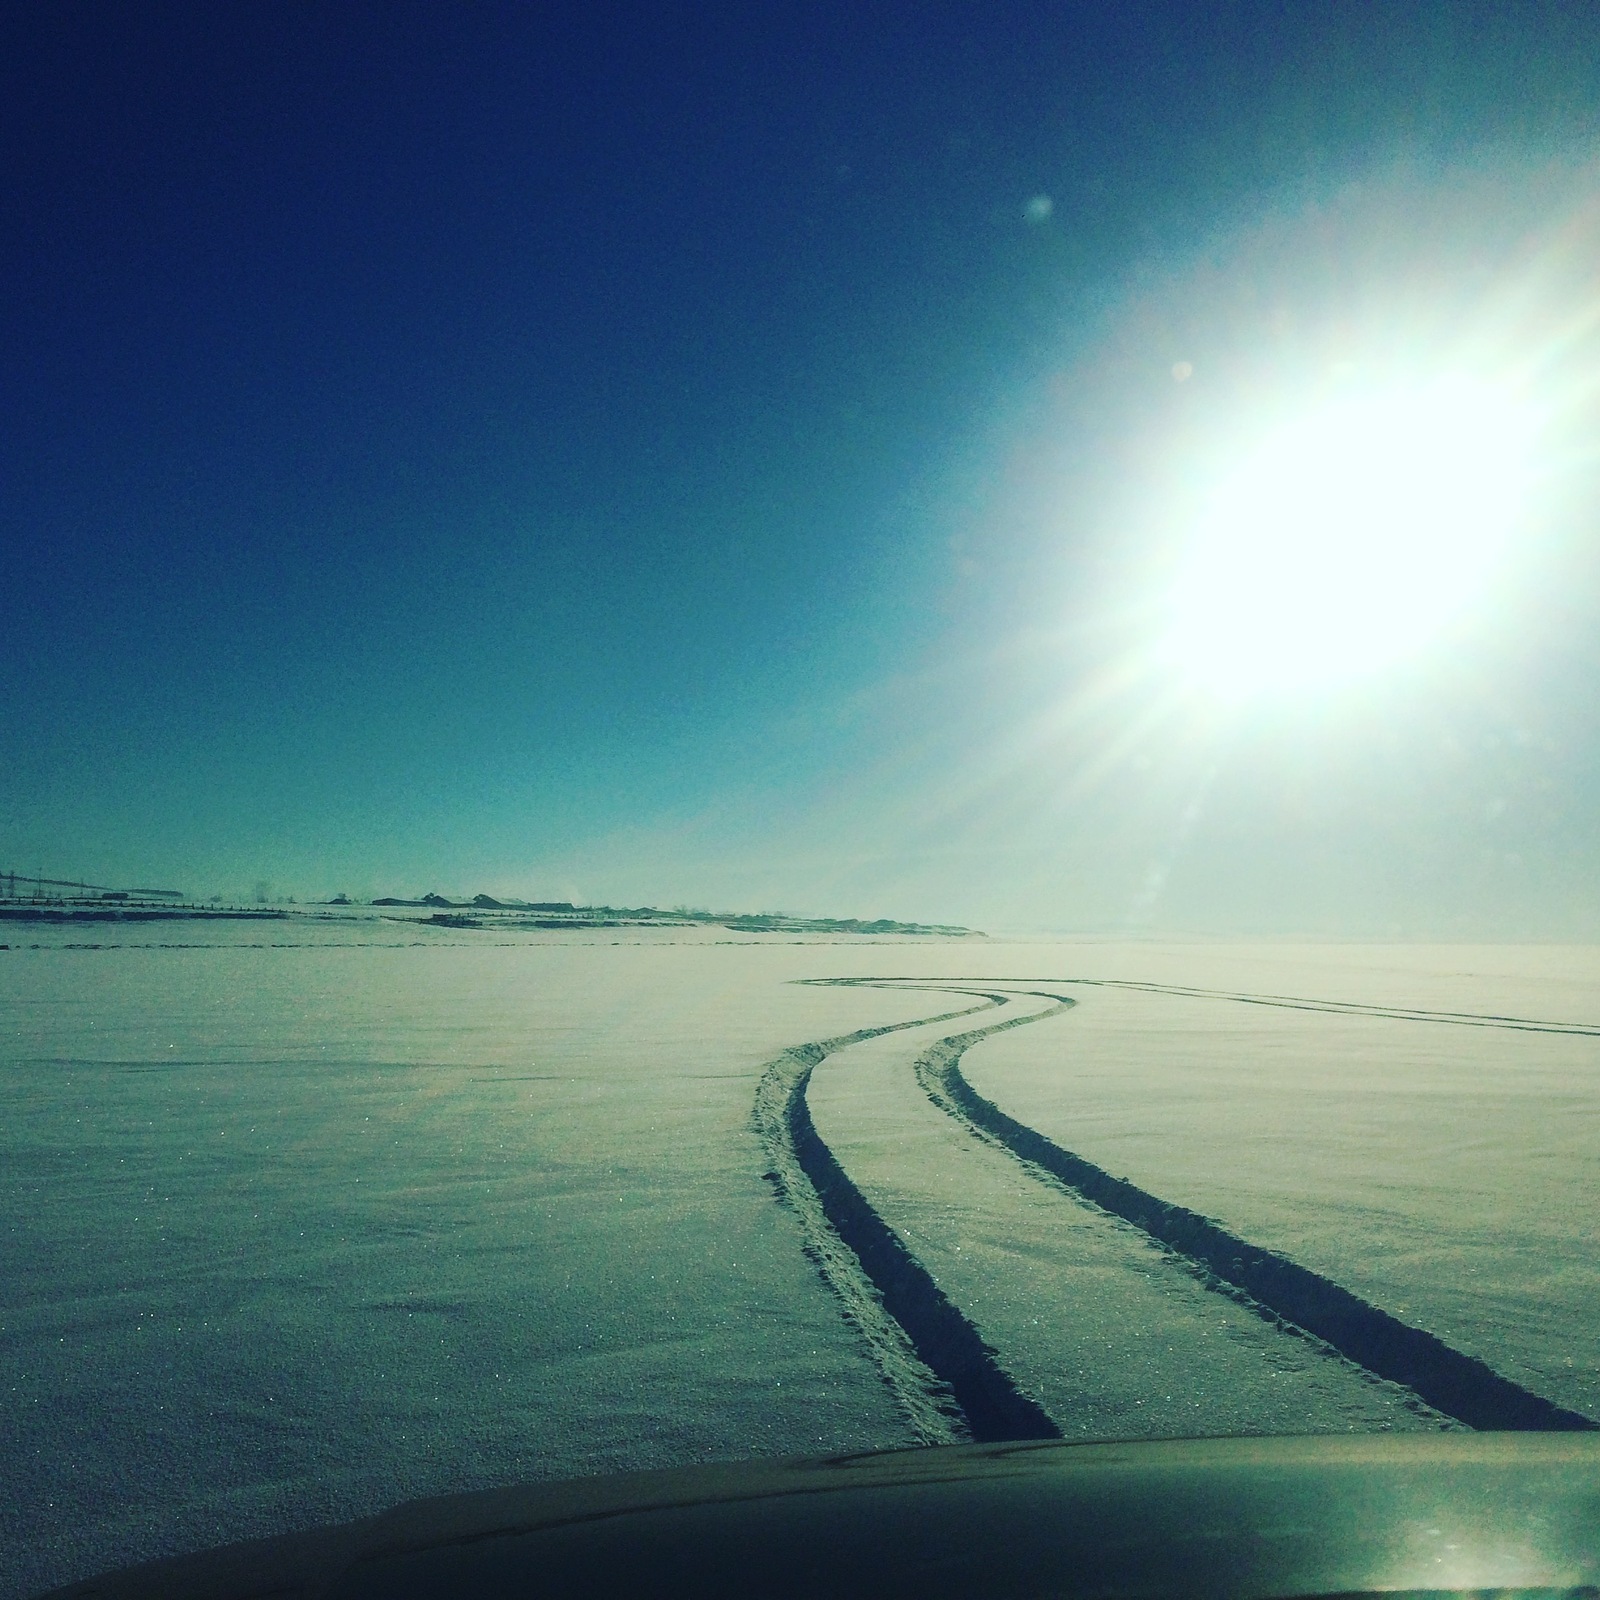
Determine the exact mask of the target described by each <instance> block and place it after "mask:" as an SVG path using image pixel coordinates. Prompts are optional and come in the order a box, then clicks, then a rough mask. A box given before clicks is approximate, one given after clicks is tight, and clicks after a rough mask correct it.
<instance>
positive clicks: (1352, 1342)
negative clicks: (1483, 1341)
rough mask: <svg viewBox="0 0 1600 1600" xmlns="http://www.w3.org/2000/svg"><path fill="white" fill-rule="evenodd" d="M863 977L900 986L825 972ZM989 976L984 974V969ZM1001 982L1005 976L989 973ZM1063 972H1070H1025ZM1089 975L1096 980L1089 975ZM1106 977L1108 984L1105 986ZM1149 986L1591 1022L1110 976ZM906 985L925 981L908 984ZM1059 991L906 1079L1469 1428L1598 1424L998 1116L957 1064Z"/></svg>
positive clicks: (944, 1047)
mask: <svg viewBox="0 0 1600 1600" xmlns="http://www.w3.org/2000/svg"><path fill="white" fill-rule="evenodd" d="M831 981H835V982H844V983H860V984H862V985H872V986H874V987H881V988H889V987H900V985H897V984H894V983H893V980H889V981H888V982H885V981H884V980H883V979H870V978H867V979H853V980H852V979H844V980H831ZM990 981H993V980H990ZM1000 981H1002V982H1005V981H1009V980H1000ZM1024 981H1032V982H1041V981H1043V982H1055V983H1071V982H1076V981H1077V980H1073V979H1055V980H1049V979H1045V980H1039V979H1034V980H1024ZM1097 986H1098V985H1097ZM1105 986H1109V985H1105ZM1115 986H1116V987H1118V988H1137V989H1144V990H1148V991H1151V992H1154V993H1176V994H1185V995H1196V994H1206V995H1211V996H1213V997H1215V998H1218V999H1229V1000H1239V1001H1244V1002H1246V1003H1250V1004H1259V1005H1280V1006H1290V1007H1294V1008H1296V1009H1306V1010H1317V1011H1339V1012H1343V1013H1350V1012H1360V1013H1361V1014H1365V1015H1380V1016H1388V1017H1393V1018H1395V1019H1396V1020H1399V1021H1430V1022H1432V1021H1437V1022H1453V1023H1458V1024H1460V1023H1466V1024H1468V1025H1472V1026H1480V1027H1505V1028H1511V1029H1516V1030H1528V1029H1538V1030H1539V1031H1542V1032H1552V1033H1590V1032H1594V1031H1595V1030H1593V1029H1588V1028H1583V1027H1578V1026H1574V1025H1562V1024H1542V1023H1537V1022H1533V1021H1531V1020H1529V1019H1525V1018H1502V1017H1487V1016H1485V1017H1474V1016H1471V1015H1470V1014H1468V1013H1461V1012H1450V1013H1441V1012H1421V1011H1401V1010H1388V1009H1378V1008H1371V1007H1357V1006H1353V1005H1351V1006H1346V1005H1340V1004H1338V1003H1336V1002H1316V1001H1297V1000H1293V999H1289V998H1286V997H1282V996H1251V995H1234V994H1224V993H1221V992H1219V991H1216V990H1193V989H1183V990H1180V989H1176V988H1169V987H1166V986H1162V985H1156V984H1134V983H1117V984H1116V985H1115ZM917 987H919V988H924V987H929V986H928V985H926V984H918V985H917ZM1021 992H1023V993H1027V994H1030V995H1036V996H1037V997H1038V998H1040V999H1052V1000H1057V1001H1059V1002H1061V1003H1060V1004H1059V1005H1057V1006H1056V1007H1055V1008H1053V1009H1052V1010H1048V1011H1042V1012H1036V1013H1033V1014H1031V1015H1029V1016H1026V1017H1013V1018H1008V1019H1007V1020H1006V1021H1004V1022H998V1023H993V1024H991V1025H990V1026H989V1027H986V1028H974V1029H972V1030H970V1031H968V1032H966V1033H961V1034H954V1035H952V1036H950V1037H949V1038H945V1039H941V1040H939V1042H938V1043H937V1044H935V1045H934V1046H933V1047H932V1049H930V1050H928V1051H926V1052H924V1054H923V1055H921V1056H920V1057H919V1058H918V1059H917V1062H916V1073H917V1080H918V1082H919V1083H920V1084H921V1085H922V1087H923V1090H924V1091H925V1092H926V1094H927V1095H928V1097H929V1099H931V1100H932V1101H933V1103H934V1104H935V1105H936V1106H938V1107H939V1108H940V1109H941V1110H943V1111H945V1112H946V1113H948V1114H949V1115H951V1116H953V1117H955V1118H956V1119H957V1120H958V1121H960V1122H962V1123H964V1124H965V1125H966V1126H967V1127H968V1129H969V1130H970V1131H971V1132H973V1133H974V1134H975V1135H977V1136H978V1137H979V1138H983V1139H986V1140H989V1141H991V1142H993V1143H996V1144H998V1145H1000V1146H1001V1147H1002V1148H1004V1149H1006V1150H1008V1151H1009V1152H1010V1153H1011V1154H1012V1155H1013V1156H1016V1157H1017V1158H1018V1159H1019V1160H1021V1161H1022V1162H1023V1163H1024V1164H1025V1165H1027V1166H1028V1167H1030V1168H1031V1169H1033V1170H1034V1171H1035V1175H1036V1176H1037V1175H1039V1174H1041V1173H1042V1174H1044V1175H1047V1178H1053V1179H1056V1180H1058V1181H1059V1182H1061V1183H1064V1184H1065V1185H1067V1186H1068V1187H1069V1188H1070V1189H1072V1190H1073V1191H1074V1192H1076V1193H1077V1194H1079V1195H1081V1196H1082V1197H1083V1198H1084V1199H1086V1200H1088V1201H1090V1202H1091V1203H1092V1204H1094V1205H1096V1206H1099V1207H1100V1208H1101V1209H1102V1210H1104V1211H1108V1212H1110V1213H1111V1214H1112V1215H1113V1216H1116V1217H1120V1218H1122V1220H1123V1221H1125V1222H1130V1223H1132V1224H1133V1225H1134V1226H1135V1227H1136V1228H1139V1229H1141V1230H1142V1231H1143V1232H1144V1233H1146V1234H1148V1235H1149V1236H1150V1237H1151V1238H1152V1239H1154V1240H1156V1241H1157V1242H1158V1243H1159V1244H1162V1245H1164V1246H1165V1247H1166V1248H1167V1249H1169V1250H1171V1251H1173V1252H1174V1253H1175V1254H1177V1255H1180V1256H1182V1257H1184V1258H1185V1259H1187V1260H1188V1261H1189V1262H1191V1263H1192V1264H1193V1265H1194V1266H1196V1267H1198V1268H1199V1269H1200V1271H1201V1273H1202V1276H1203V1277H1205V1278H1206V1279H1207V1280H1208V1281H1212V1282H1213V1283H1215V1282H1221V1283H1226V1284H1229V1285H1231V1286H1232V1287H1233V1288H1235V1289H1240V1290H1243V1291H1244V1292H1245V1293H1246V1294H1248V1295H1249V1296H1250V1297H1251V1298H1252V1299H1253V1300H1254V1301H1255V1302H1256V1303H1257V1305H1259V1306H1261V1307H1263V1308H1265V1309H1266V1310H1267V1311H1270V1312H1272V1313H1273V1314H1274V1315H1276V1316H1279V1317H1282V1318H1283V1319H1284V1320H1286V1321H1288V1322H1292V1323H1294V1324H1295V1325H1296V1326H1297V1327H1299V1328H1302V1329H1304V1330H1305V1331H1306V1332H1307V1333H1311V1334H1314V1335H1315V1336H1316V1337H1317V1338H1319V1339H1322V1340H1323V1341H1324V1342H1326V1343H1327V1344H1329V1345H1331V1346H1332V1347H1333V1348H1334V1349H1335V1350H1337V1351H1338V1352H1339V1354H1340V1355H1342V1356H1344V1357H1346V1358H1347V1359H1348V1360H1350V1361H1353V1362H1355V1363H1356V1364H1357V1365H1358V1366H1361V1367H1364V1368H1366V1370H1367V1371H1368V1372H1371V1373H1373V1374H1375V1375H1376V1376H1377V1377H1380V1378H1385V1379H1387V1380H1389V1381H1390V1382H1392V1383H1399V1384H1403V1385H1405V1386H1406V1387H1407V1388H1409V1389H1410V1390H1411V1391H1412V1392H1413V1393H1414V1394H1416V1395H1418V1396H1419V1397H1420V1398H1421V1399H1423V1400H1425V1401H1426V1402H1427V1403H1428V1404H1429V1405H1430V1406H1432V1407H1434V1408H1435V1409H1436V1410H1438V1411H1441V1412H1443V1413H1445V1414H1446V1415H1447V1416H1450V1417H1453V1418H1454V1419H1455V1420H1456V1421H1458V1422H1464V1423H1466V1425H1467V1426H1468V1427H1471V1428H1495V1429H1515V1430H1552V1429H1554V1430H1587V1429H1594V1428H1597V1427H1600V1423H1597V1422H1595V1420H1594V1419H1593V1418H1591V1417H1587V1416H1585V1415H1583V1414H1582V1413H1581V1412H1577V1411H1569V1410H1568V1409H1567V1408H1566V1407H1564V1406H1558V1405H1556V1404H1555V1403H1554V1402H1553V1401H1550V1400H1547V1399H1545V1398H1544V1396H1543V1395H1539V1394H1535V1393H1534V1392H1533V1391H1532V1390H1530V1389H1525V1388H1523V1387H1522V1385H1521V1384H1518V1383H1514V1382H1513V1381H1512V1380H1511V1379H1509V1378H1506V1377H1502V1376H1501V1375H1500V1374H1499V1373H1498V1372H1496V1371H1495V1370H1494V1369H1493V1368H1492V1367H1490V1366H1488V1365H1487V1364H1486V1363H1484V1362H1482V1361H1479V1360H1478V1359H1477V1358H1476V1357H1475V1356H1469V1355H1465V1354H1463V1353H1462V1352H1461V1351H1459V1350H1456V1349H1453V1348H1452V1347H1451V1346H1450V1345H1447V1344H1445V1343H1444V1341H1443V1340H1442V1339H1439V1338H1437V1337H1436V1336H1435V1335H1433V1334H1431V1333H1428V1332H1426V1331H1424V1330H1423V1329H1421V1328H1413V1327H1411V1326H1410V1325H1409V1324H1407V1323H1404V1322H1401V1321H1400V1320H1399V1319H1398V1318H1396V1317H1392V1316H1390V1315H1389V1313H1388V1312H1387V1311H1384V1310H1381V1309H1380V1308H1379V1307H1377V1306H1375V1305H1373V1304H1372V1303H1371V1302H1370V1301H1367V1300H1364V1299H1362V1298H1361V1296H1360V1295H1357V1294H1354V1293H1352V1292H1351V1291H1350V1290H1349V1289H1345V1288H1343V1287H1342V1286H1341V1285H1339V1284H1337V1283H1335V1282H1333V1281H1332V1279H1330V1278H1325V1277H1323V1276H1322V1275H1321V1274H1320V1273H1317V1272H1313V1271H1312V1270H1311V1269H1310V1268H1308V1267H1303V1266H1301V1265H1300V1264H1299V1263H1298V1262H1297V1261H1294V1260H1291V1259H1290V1258H1289V1257H1288V1256H1285V1255H1281V1254H1279V1253H1278V1252H1277V1251H1275V1250H1266V1249H1262V1248H1261V1247H1260V1246H1258V1245H1253V1244H1250V1243H1249V1242H1248V1241H1247V1240H1244V1239H1241V1238H1240V1237H1239V1236H1238V1235H1237V1234H1234V1233H1230V1232H1229V1231H1228V1230H1227V1229H1226V1228H1224V1227H1222V1226H1221V1224H1219V1223H1217V1222H1214V1221H1213V1220H1212V1219H1211V1218H1210V1217H1206V1216H1202V1215H1201V1214H1200V1213H1199V1212H1196V1211H1190V1210H1189V1209H1188V1208H1187V1207H1186V1206H1179V1205H1173V1204H1171V1203H1170V1202H1168V1201H1165V1200H1161V1199H1158V1198H1157V1197H1156V1196H1155V1195H1153V1194H1151V1193H1149V1192H1148V1191H1147V1190H1145V1189H1141V1188H1140V1187H1139V1186H1138V1185H1137V1184H1134V1183H1130V1182H1129V1181H1128V1180H1127V1179H1126V1178H1116V1177H1113V1176H1112V1175H1111V1174H1110V1173H1109V1172H1107V1171H1106V1170H1105V1169H1104V1168H1103V1167H1098V1166H1096V1165H1095V1164H1094V1163H1093V1162H1092V1161H1087V1160H1085V1159H1084V1157H1082V1156H1080V1155H1075V1154H1074V1153H1073V1152H1072V1151H1070V1150H1066V1149H1063V1148H1062V1147H1061V1146H1060V1145H1058V1144H1056V1143H1055V1141H1054V1140H1052V1139H1049V1138H1047V1137H1046V1136H1045V1135H1044V1134H1042V1133H1040V1132H1038V1131H1037V1130H1036V1129H1034V1128H1030V1127H1028V1126H1027V1124H1025V1123H1021V1122H1018V1121H1017V1120H1016V1119H1015V1118H1014V1117H1011V1116H1008V1115H1007V1114H1006V1113H1005V1112H1004V1111H1002V1110H1001V1109H1000V1108H999V1107H998V1106H997V1105H995V1104H994V1102H993V1101H991V1100H987V1099H985V1098H984V1097H983V1096H982V1095H980V1094H979V1093H978V1092H977V1091H976V1090H975V1089H974V1088H973V1087H972V1085H971V1084H970V1083H968V1081H967V1080H966V1078H965V1077H963V1076H962V1073H961V1069H960V1063H961V1058H962V1056H963V1055H965V1054H966V1052H967V1051H968V1050H969V1049H970V1048H971V1047H972V1046H973V1045H975V1044H976V1043H978V1041H979V1040H981V1039H986V1038H988V1037H989V1035H991V1034H994V1033H999V1032H1001V1031H1002V1030H1004V1029H1006V1028H1014V1027H1018V1026H1020V1025H1021V1024H1023V1023H1025V1022H1035V1021H1039V1020H1040V1019H1041V1018H1044V1017H1049V1016H1055V1015H1057V1014H1059V1012H1060V1011H1062V1010H1065V1009H1066V1007H1067V1006H1070V1005H1071V1004H1073V1002H1072V1000H1071V999H1070V998H1068V997H1067V996H1064V995H1059V994H1048V993H1046V992H1044V991H1042V990H1036V989H1029V990H1024V991H1021Z"/></svg>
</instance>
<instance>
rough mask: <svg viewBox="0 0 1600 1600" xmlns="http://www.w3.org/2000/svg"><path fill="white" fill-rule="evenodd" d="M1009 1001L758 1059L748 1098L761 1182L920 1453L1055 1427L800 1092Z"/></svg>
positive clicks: (1054, 1432) (994, 1000)
mask: <svg viewBox="0 0 1600 1600" xmlns="http://www.w3.org/2000/svg"><path fill="white" fill-rule="evenodd" d="M846 981H848V980H846ZM895 987H897V988H899V987H913V986H912V985H899V984H897V985H895ZM915 987H928V986H926V985H916V986H915ZM941 987H943V986H941ZM947 992H956V993H962V992H965V993H969V994H970V993H972V992H973V991H971V990H966V991H960V990H956V991H947ZM1008 998H1009V997H1007V996H1005V995H999V994H993V993H986V994H984V995H983V999H982V1002H981V1003H980V1004H979V1005H976V1006H969V1007H967V1008H966V1009H965V1010H962V1011H952V1012H945V1013H943V1014H940V1015H937V1016H932V1017H919V1018H917V1019H915V1020H914V1021H912V1022H899V1023H893V1024H890V1025H889V1026H887V1027H881V1028H862V1029H859V1030H858V1031H857V1032H855V1033H849V1034H842V1035H840V1036H839V1037H837V1038H833V1039H824V1040H819V1041H816V1042H813V1043H810V1044H802V1045H796V1046H794V1047H793V1048H791V1049H788V1050H785V1051H784V1052H783V1054H782V1055H780V1056H778V1057H777V1058H776V1059H775V1060H773V1061H770V1062H768V1064H767V1066H766V1069H765V1071H764V1072H763V1073H762V1075H761V1081H760V1084H759V1085H758V1087H757V1090H756V1103H755V1111H754V1117H753V1122H754V1126H755V1130H756V1132H757V1134H758V1135H759V1137H760V1139H761V1142H762V1145H763V1148H764V1149H765V1151H766V1154H767V1160H768V1169H767V1174H766V1176H767V1179H768V1181H769V1182H770V1183H771V1184H772V1185H773V1187H774V1188H775V1189H776V1190H777V1192H778V1195H779V1197H780V1198H781V1199H782V1200H783V1201H784V1202H785V1203H786V1204H787V1205H788V1206H789V1208H790V1210H792V1211H793V1212H794V1214H795V1217H796V1219H797V1220H798V1222H799V1224H800V1230H801V1237H802V1240H803V1247H804V1249H805V1252H806V1254H807V1255H808V1256H809V1257H810V1258H811V1260H812V1262H813V1263H814V1264H815V1265H816V1267H817V1270H818V1271H819V1272H820V1273H821V1274H822V1277H823V1280H824V1281H825V1282H826V1283H827V1285H828V1287H829V1288H830V1289H832V1290H833V1292H834V1294H835V1295H836V1296H837V1297H838V1299H839V1301H840V1304H841V1306H842V1308H843V1311H844V1315H845V1317H846V1320H848V1321H849V1322H850V1323H851V1324H852V1325H853V1326H854V1327H855V1328H856V1329H857V1330H858V1331H859V1332H860V1333H861V1335H862V1337H863V1338H864V1339H865V1340H866V1342H867V1346H868V1349H869V1350H870V1351H871V1354H872V1357H873V1360H874V1361H875V1362H876V1363H877V1366H878V1370H879V1372H880V1374H881V1375H882V1377H883V1379H884V1382H885V1383H886V1384H888V1386H889V1388H890V1390H891V1392H892V1393H893V1394H894V1396H895V1399H896V1400H897V1401H898V1402H899V1404H900V1406H901V1409H902V1410H903V1411H904V1412H905V1414H906V1416H907V1418H908V1419H909V1421H910V1423H911V1426H912V1428H913V1429H914V1431H915V1432H916V1435H917V1437H918V1439H919V1440H921V1441H922V1442H923V1443H925V1444H951V1443H959V1442H963V1441H966V1440H976V1441H978V1442H980V1443H981V1442H990V1441H996V1440H1006V1439H1058V1438H1060V1437H1061V1430H1060V1429H1059V1428H1058V1427H1057V1426H1056V1425H1055V1423H1054V1422H1052V1421H1051V1420H1050V1418H1049V1417H1048V1416H1047V1415H1046V1414H1045V1412H1044V1411H1043V1410H1041V1409H1040V1407H1039V1406H1037V1405H1036V1404H1035V1403H1034V1402H1033V1401H1032V1400H1030V1399H1028V1397H1027V1396H1026V1395H1024V1394H1022V1393H1021V1392H1020V1391H1019V1390H1018V1389H1017V1387H1016V1385H1015V1384H1014V1383H1013V1382H1012V1380H1011V1378H1010V1377H1009V1375H1008V1374H1007V1373H1006V1372H1005V1371H1004V1369H1003V1368H1001V1366H1000V1365H999V1363H998V1361H997V1360H996V1357H995V1352H994V1351H993V1350H992V1349H991V1348H990V1347H989V1346H988V1345H987V1344H986V1343H985V1342H984V1341H983V1339H982V1338H981V1336H980V1335H979V1334H978V1331H977V1329H975V1328H974V1327H973V1326H972V1324H971V1323H970V1322H968V1321H967V1319H966V1318H965V1317H964V1316H963V1315H962V1314H961V1312H960V1311H958V1310H957V1309H956V1307H955V1306H954V1305H952V1304H951V1302H950V1301H949V1300H948V1299H947V1298H946V1296H945V1295H944V1293H943V1291H942V1290H940V1288H939V1286H938V1285H937V1284H936V1283H935V1282H934V1281H933V1278H932V1277H931V1276H930V1275H929V1273H928V1271H927V1269H926V1268H925V1267H923V1265H922V1263H921V1262H920V1261H918V1260H917V1258H916V1257H915V1256H914V1255H912V1253H911V1252H910V1251H909V1250H908V1249H907V1248H906V1247H905V1245H904V1243H903V1242H902V1241H901V1239H900V1237H899V1235H897V1234H896V1233H895V1232H894V1231H893V1229H891V1228H890V1227H889V1225H888V1224H887V1223H886V1222H884V1220H883V1219H882V1218H881V1217H880V1216H879V1215H878V1214H877V1212H876V1211H874V1210H873V1208H872V1207H871V1205H870V1204H868V1202H867V1200H866V1198H865V1196H864V1195H862V1193H861V1191H860V1190H859V1189H857V1188H856V1186H855V1185H854V1184H853V1183H852V1182H851V1181H850V1179H849V1178H848V1177H847V1176H846V1175H845V1172H844V1169H843V1168H842V1167H841V1166H840V1165H839V1163H838V1161H837V1160H836V1159H835V1158H834V1155H833V1152H832V1151H831V1150H829V1149H828V1147H827V1145H826V1144H824V1143H823V1141H822V1138H821V1136H820V1135H819V1134H818V1133H817V1131H816V1128H815V1126H814V1125H813V1124H812V1121H811V1113H810V1110H809V1108H808V1107H807V1105H806V1098H805V1096H806V1086H807V1084H808V1083H809V1082H810V1080H811V1073H812V1071H813V1069H814V1068H815V1067H816V1066H817V1065H818V1063H819V1062H821V1061H822V1060H824V1059H825V1058H826V1057H827V1056H829V1055H832V1054H833V1053H834V1051H836V1050H842V1049H845V1048H847V1047H848V1046H850V1045H853V1044H859V1043H861V1042H862V1041H863V1040H865V1039H872V1038H876V1037H878V1036H879V1035H881V1034H885V1033H894V1032H898V1031H899V1030H901V1029H904V1028H915V1027H921V1026H924V1025H926V1024H928V1023H934V1022H946V1021H952V1020H954V1019H955V1018H956V1017H963V1016H970V1015H971V1014H972V1013H973V1012H975V1011H984V1010H989V1009H992V1008H993V1007H995V1006H1000V1005H1004V1004H1006V1003H1007V1002H1008ZM1029 1020H1032V1019H1031V1018H1015V1019H1011V1021H1010V1022H1009V1023H1007V1024H1003V1025H1004V1026H1013V1025H1015V1023H1017V1022H1021V1021H1029Z"/></svg>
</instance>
